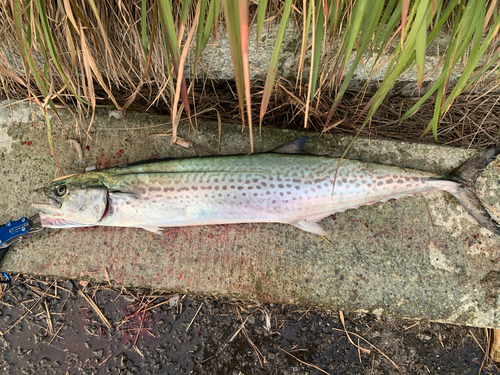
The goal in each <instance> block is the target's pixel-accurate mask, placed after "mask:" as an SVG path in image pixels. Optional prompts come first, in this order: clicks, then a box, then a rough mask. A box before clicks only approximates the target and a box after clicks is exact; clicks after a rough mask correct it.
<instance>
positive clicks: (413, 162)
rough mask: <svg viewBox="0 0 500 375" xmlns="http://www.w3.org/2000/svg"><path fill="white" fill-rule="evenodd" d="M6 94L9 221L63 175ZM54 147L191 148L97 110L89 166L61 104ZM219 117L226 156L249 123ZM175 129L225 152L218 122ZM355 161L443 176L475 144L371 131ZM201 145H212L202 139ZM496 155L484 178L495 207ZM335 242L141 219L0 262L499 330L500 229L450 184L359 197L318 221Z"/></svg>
mask: <svg viewBox="0 0 500 375" xmlns="http://www.w3.org/2000/svg"><path fill="white" fill-rule="evenodd" d="M5 104H6V103H5V102H4V103H1V104H0V107H3V108H0V153H1V154H0V163H1V164H0V165H1V166H0V170H1V176H2V181H1V182H0V222H5V221H7V220H8V219H10V218H18V217H20V216H24V215H30V214H33V213H35V211H34V210H33V208H31V206H30V203H31V202H32V201H33V200H35V199H36V198H37V195H36V193H34V192H33V190H34V189H36V188H38V187H41V186H43V185H45V184H46V183H48V182H49V181H50V180H52V179H53V178H54V177H57V176H59V172H58V170H57V168H56V167H55V166H54V163H53V161H52V158H51V156H50V152H49V148H48V144H47V140H46V133H45V125H44V123H43V121H42V120H41V119H40V118H39V117H38V115H36V113H33V114H32V113H30V109H29V107H28V106H27V105H25V104H18V105H15V106H13V107H12V109H11V108H8V107H5ZM61 113H62V117H63V121H64V124H65V127H66V129H67V132H66V130H64V128H63V126H61V125H60V124H57V125H56V120H54V128H55V130H54V138H55V142H56V152H57V156H58V158H59V161H60V162H61V164H62V166H63V168H64V169H65V172H66V173H75V172H80V171H83V170H84V169H85V167H87V166H91V165H96V166H97V167H107V166H112V165H118V164H124V163H128V162H134V161H139V160H143V159H147V158H150V157H159V156H174V157H180V156H194V151H192V150H190V151H188V150H185V149H183V148H181V147H179V146H170V143H169V138H166V137H153V136H151V135H152V134H156V133H166V132H167V130H168V129H169V125H167V124H166V123H168V119H166V118H164V117H160V116H151V115H145V114H140V113H127V116H126V117H125V118H120V116H115V115H116V113H115V112H107V111H100V112H98V113H97V115H96V119H95V122H94V124H93V125H92V128H91V129H90V135H91V138H90V139H88V140H87V139H86V137H85V135H84V134H83V132H81V135H82V139H83V141H82V146H83V151H84V161H83V163H79V162H78V156H77V153H76V152H75V151H74V150H73V149H72V148H71V146H70V145H69V143H68V142H67V141H66V139H67V138H68V133H73V129H74V126H75V119H74V117H73V116H72V115H71V114H70V113H68V112H64V111H61ZM240 129H241V128H240V127H239V126H235V125H228V124H224V125H223V126H222V143H221V153H223V154H227V153H245V152H247V151H248V149H249V146H248V145H249V143H248V139H247V138H248V135H247V133H241V131H240ZM179 133H180V135H181V136H183V137H185V138H188V139H190V140H191V141H193V142H195V143H197V144H200V145H202V146H203V147H205V148H208V149H212V150H216V149H217V145H218V126H217V124H216V123H212V122H207V121H199V123H198V131H194V130H193V129H189V128H188V126H183V127H182V129H181V130H180V132H179ZM302 134H303V133H301V132H294V131H282V130H270V129H263V131H262V135H259V134H258V132H256V133H255V136H254V137H255V138H254V139H255V148H256V150H257V151H265V150H269V149H272V148H274V147H276V146H277V145H279V144H282V143H283V142H285V141H288V140H291V139H293V138H296V137H298V136H301V135H302ZM308 135H310V137H311V138H310V140H309V141H308V144H307V146H306V151H308V152H310V153H319V154H329V155H333V156H338V155H339V154H340V153H341V151H342V150H343V148H344V147H345V146H346V145H347V144H348V142H349V141H350V139H349V138H347V137H331V136H324V137H319V136H318V135H317V134H314V133H312V134H311V133H309V134H308ZM353 150H356V151H357V153H356V155H355V158H358V159H363V160H371V161H378V162H384V163H389V162H390V163H393V164H396V165H400V166H404V167H413V168H420V169H425V170H428V171H433V172H446V171H449V170H450V169H452V168H453V167H454V166H456V165H458V164H460V163H461V162H463V161H464V160H466V159H467V158H468V157H469V156H471V155H472V154H473V152H471V151H467V150H462V149H452V148H447V147H443V146H439V145H436V146H433V145H416V144H406V143H402V142H388V141H379V140H374V141H372V140H368V139H362V140H358V141H356V142H355V144H354V146H353ZM196 152H197V153H198V155H204V154H206V152H205V151H204V150H203V149H201V148H196ZM498 168H499V164H498V162H494V163H492V164H491V165H490V166H489V167H488V169H487V170H486V171H485V172H484V174H483V177H482V178H481V180H480V181H479V183H478V184H479V189H480V193H481V195H482V198H483V199H484V200H485V201H486V203H487V204H488V205H490V206H492V207H494V208H495V209H496V210H499V209H500V205H499V202H498V200H497V199H496V197H497V196H498V194H499V192H500V177H499V174H498ZM322 225H323V226H324V228H325V229H326V232H327V233H328V235H327V238H328V240H329V241H330V242H331V243H332V244H333V246H331V245H329V244H328V243H327V242H326V241H325V240H323V239H322V238H320V237H319V236H316V235H313V234H310V233H306V232H303V231H300V230H298V229H296V228H294V227H292V226H287V225H281V224H254V225H251V224H245V225H225V226H211V227H208V226H207V227H186V228H172V229H168V230H166V234H165V235H164V236H157V235H154V234H151V233H149V232H146V231H143V230H137V229H125V228H82V229H72V230H69V229H66V230H46V231H44V232H42V233H40V234H38V235H36V236H35V237H33V238H32V239H30V240H29V241H26V242H23V243H21V244H18V245H17V246H16V247H15V248H14V249H13V251H10V252H9V253H8V255H7V256H6V258H5V261H4V262H3V264H2V270H4V271H8V272H12V273H15V272H20V273H24V274H35V275H51V276H55V277H68V278H88V279H92V280H98V281H105V280H106V270H107V272H108V273H109V277H110V278H111V279H112V280H115V281H116V282H118V283H122V284H126V285H136V286H148V287H152V288H164V289H169V290H173V291H179V292H189V293H196V294H202V295H224V296H232V297H239V298H244V299H258V300H262V301H276V302H282V303H293V304H300V305H309V306H321V307H324V308H328V309H343V310H350V311H353V310H362V311H366V312H371V313H375V314H379V315H382V314H387V315H392V316H400V317H410V318H427V319H430V320H433V321H440V322H447V323H456V324H466V325H473V326H480V327H494V328H500V316H499V314H498V302H497V300H498V298H497V297H498V287H497V285H499V283H498V275H499V274H497V273H495V272H492V271H500V265H499V260H500V238H498V237H496V236H494V235H493V234H490V233H489V232H488V231H487V230H485V229H482V228H480V227H479V225H478V224H477V223H476V222H475V221H474V219H472V218H471V217H470V216H469V215H468V214H467V213H466V212H465V210H463V209H462V208H461V206H460V205H459V204H458V203H457V202H456V201H455V200H454V198H453V197H451V196H450V195H449V194H447V193H431V194H428V195H425V196H424V195H420V196H415V197H408V198H404V199H401V200H398V201H393V202H388V203H384V204H377V205H375V206H373V207H362V208H360V209H358V210H350V211H348V212H345V213H342V214H336V215H335V216H332V217H329V218H327V219H325V220H323V222H322Z"/></svg>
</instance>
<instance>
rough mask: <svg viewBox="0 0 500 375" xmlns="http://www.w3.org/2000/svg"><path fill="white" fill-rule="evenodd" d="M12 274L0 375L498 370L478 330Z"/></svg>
mask: <svg viewBox="0 0 500 375" xmlns="http://www.w3.org/2000/svg"><path fill="white" fill-rule="evenodd" d="M13 279H14V280H13V282H12V284H10V285H7V286H4V287H3V290H2V298H1V300H0V303H1V305H2V308H1V312H0V331H1V332H2V335H1V337H0V353H1V355H0V371H1V373H2V374H35V373H36V374H108V373H110V374H184V373H194V374H234V375H240V374H290V375H292V374H293V375H296V374H325V373H328V374H397V373H399V371H398V369H397V367H399V369H401V372H402V373H406V374H429V373H431V374H480V373H481V374H499V373H500V371H499V370H498V368H497V367H496V366H495V365H494V364H493V363H492V362H491V361H490V360H489V359H485V356H484V354H483V350H485V349H486V346H487V345H486V342H487V337H486V334H487V332H486V331H485V330H484V329H478V328H469V327H459V326H453V325H445V324H437V323H429V322H426V321H413V320H406V319H394V318H388V317H375V316H373V315H369V314H360V313H350V312H346V311H344V312H343V313H339V312H338V311H324V310H315V309H311V308H303V307H298V306H287V305H278V304H259V303H257V302H250V301H237V300H230V299H226V298H214V297H207V298H203V297H198V296H186V295H178V294H170V293H166V292H162V291H155V290H147V289H136V288H121V287H117V286H114V285H112V283H110V284H109V285H100V284H92V283H88V282H86V281H80V282H78V281H73V280H53V279H45V278H42V279H36V278H29V277H23V276H16V277H14V278H13ZM92 303H95V305H94V306H92ZM342 316H343V317H344V324H345V329H346V330H347V331H348V332H350V334H349V337H350V339H349V338H348V337H347V335H346V333H345V331H344V325H343V323H342ZM368 342H369V343H368ZM396 366H397V367H396Z"/></svg>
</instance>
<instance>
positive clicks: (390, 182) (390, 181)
mask: <svg viewBox="0 0 500 375" xmlns="http://www.w3.org/2000/svg"><path fill="white" fill-rule="evenodd" d="M393 182H394V180H393V179H392V178H390V179H388V180H387V181H386V182H385V183H386V184H392V183H393Z"/></svg>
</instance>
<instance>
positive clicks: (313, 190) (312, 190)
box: [296, 188, 316, 193]
mask: <svg viewBox="0 0 500 375" xmlns="http://www.w3.org/2000/svg"><path fill="white" fill-rule="evenodd" d="M296 189H297V188H296ZM297 190H299V189H297ZM311 192H313V193H314V192H316V189H315V188H312V189H311Z"/></svg>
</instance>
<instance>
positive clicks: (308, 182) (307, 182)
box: [304, 181, 312, 185]
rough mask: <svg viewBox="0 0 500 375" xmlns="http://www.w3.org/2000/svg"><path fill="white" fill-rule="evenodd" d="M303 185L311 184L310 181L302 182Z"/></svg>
mask: <svg viewBox="0 0 500 375" xmlns="http://www.w3.org/2000/svg"><path fill="white" fill-rule="evenodd" d="M304 184H306V185H312V182H311V181H304Z"/></svg>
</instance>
